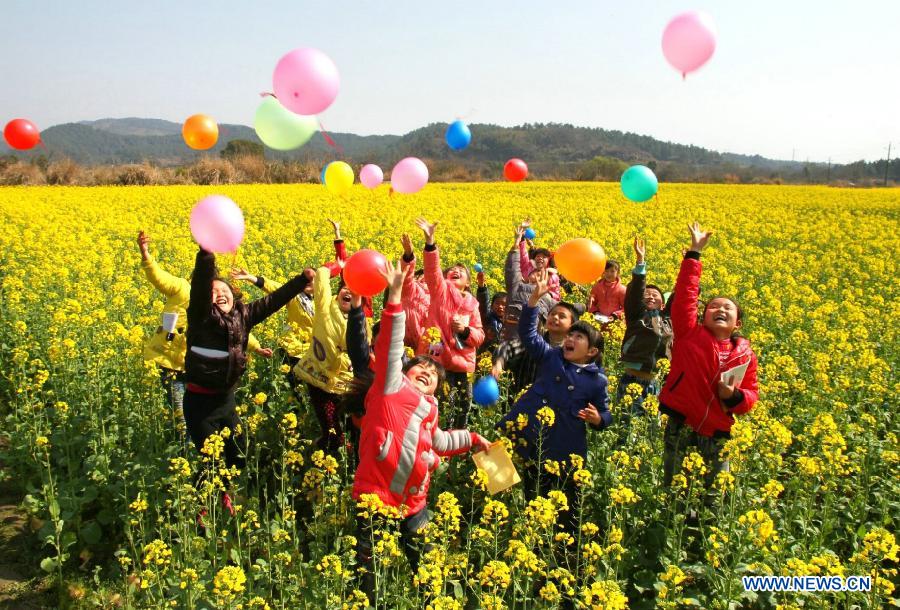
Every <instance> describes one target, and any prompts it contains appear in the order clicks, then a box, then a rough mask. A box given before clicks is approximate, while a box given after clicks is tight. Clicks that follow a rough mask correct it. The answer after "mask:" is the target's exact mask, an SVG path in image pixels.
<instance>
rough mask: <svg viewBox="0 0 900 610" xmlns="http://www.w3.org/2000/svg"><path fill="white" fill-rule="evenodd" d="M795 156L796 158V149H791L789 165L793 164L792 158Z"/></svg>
mask: <svg viewBox="0 0 900 610" xmlns="http://www.w3.org/2000/svg"><path fill="white" fill-rule="evenodd" d="M796 156H797V149H796V148H792V149H791V163H793V162H794V157H796Z"/></svg>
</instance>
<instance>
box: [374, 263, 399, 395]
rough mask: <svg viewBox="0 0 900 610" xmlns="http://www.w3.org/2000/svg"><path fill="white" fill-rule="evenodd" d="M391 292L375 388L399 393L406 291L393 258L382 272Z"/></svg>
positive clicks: (378, 345)
mask: <svg viewBox="0 0 900 610" xmlns="http://www.w3.org/2000/svg"><path fill="white" fill-rule="evenodd" d="M382 277H384V279H385V280H387V283H388V286H389V287H390V288H389V291H388V300H387V304H386V305H385V307H384V310H383V311H382V313H381V330H379V331H378V338H377V339H376V340H375V381H374V383H373V385H372V387H373V389H376V391H379V392H382V393H383V394H385V395H388V394H395V393H397V392H398V391H399V390H400V388H401V387H402V384H403V349H404V347H403V335H404V333H405V330H406V314H404V313H403V307H402V306H401V305H400V298H401V295H402V292H403V270H402V269H401V268H400V265H399V264H397V265H396V266H395V265H394V264H392V263H391V262H390V261H388V263H387V267H386V268H385V269H384V270H383V271H382Z"/></svg>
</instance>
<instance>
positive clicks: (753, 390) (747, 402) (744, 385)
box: [731, 352, 759, 415]
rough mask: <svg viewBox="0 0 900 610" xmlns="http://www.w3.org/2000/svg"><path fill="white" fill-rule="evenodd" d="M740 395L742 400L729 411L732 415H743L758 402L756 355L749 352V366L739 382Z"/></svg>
mask: <svg viewBox="0 0 900 610" xmlns="http://www.w3.org/2000/svg"><path fill="white" fill-rule="evenodd" d="M740 390H741V394H743V395H744V399H743V400H742V401H741V402H739V403H738V404H737V406H735V407H734V408H732V409H731V414H732V415H743V414H744V413H747V412H749V411H750V409H752V408H753V405H754V404H756V401H757V400H759V385H758V384H757V381H756V354H754V353H753V352H750V365H749V366H748V367H747V371H746V372H745V373H744V380H743V381H741V387H740Z"/></svg>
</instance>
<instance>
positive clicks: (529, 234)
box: [525, 227, 537, 239]
mask: <svg viewBox="0 0 900 610" xmlns="http://www.w3.org/2000/svg"><path fill="white" fill-rule="evenodd" d="M536 236H537V233H535V232H534V229H532V228H531V227H526V228H525V239H534V238H535V237H536Z"/></svg>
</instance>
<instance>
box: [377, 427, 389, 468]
mask: <svg viewBox="0 0 900 610" xmlns="http://www.w3.org/2000/svg"><path fill="white" fill-rule="evenodd" d="M393 440H394V433H393V432H392V431H390V430H388V431H387V435H385V437H384V442H383V443H382V444H381V447H379V450H378V457H376V458H375V459H376V460H378V461H379V462H383V461H384V460H385V459H386V458H387V456H388V453H389V452H390V450H391V441H393Z"/></svg>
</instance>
